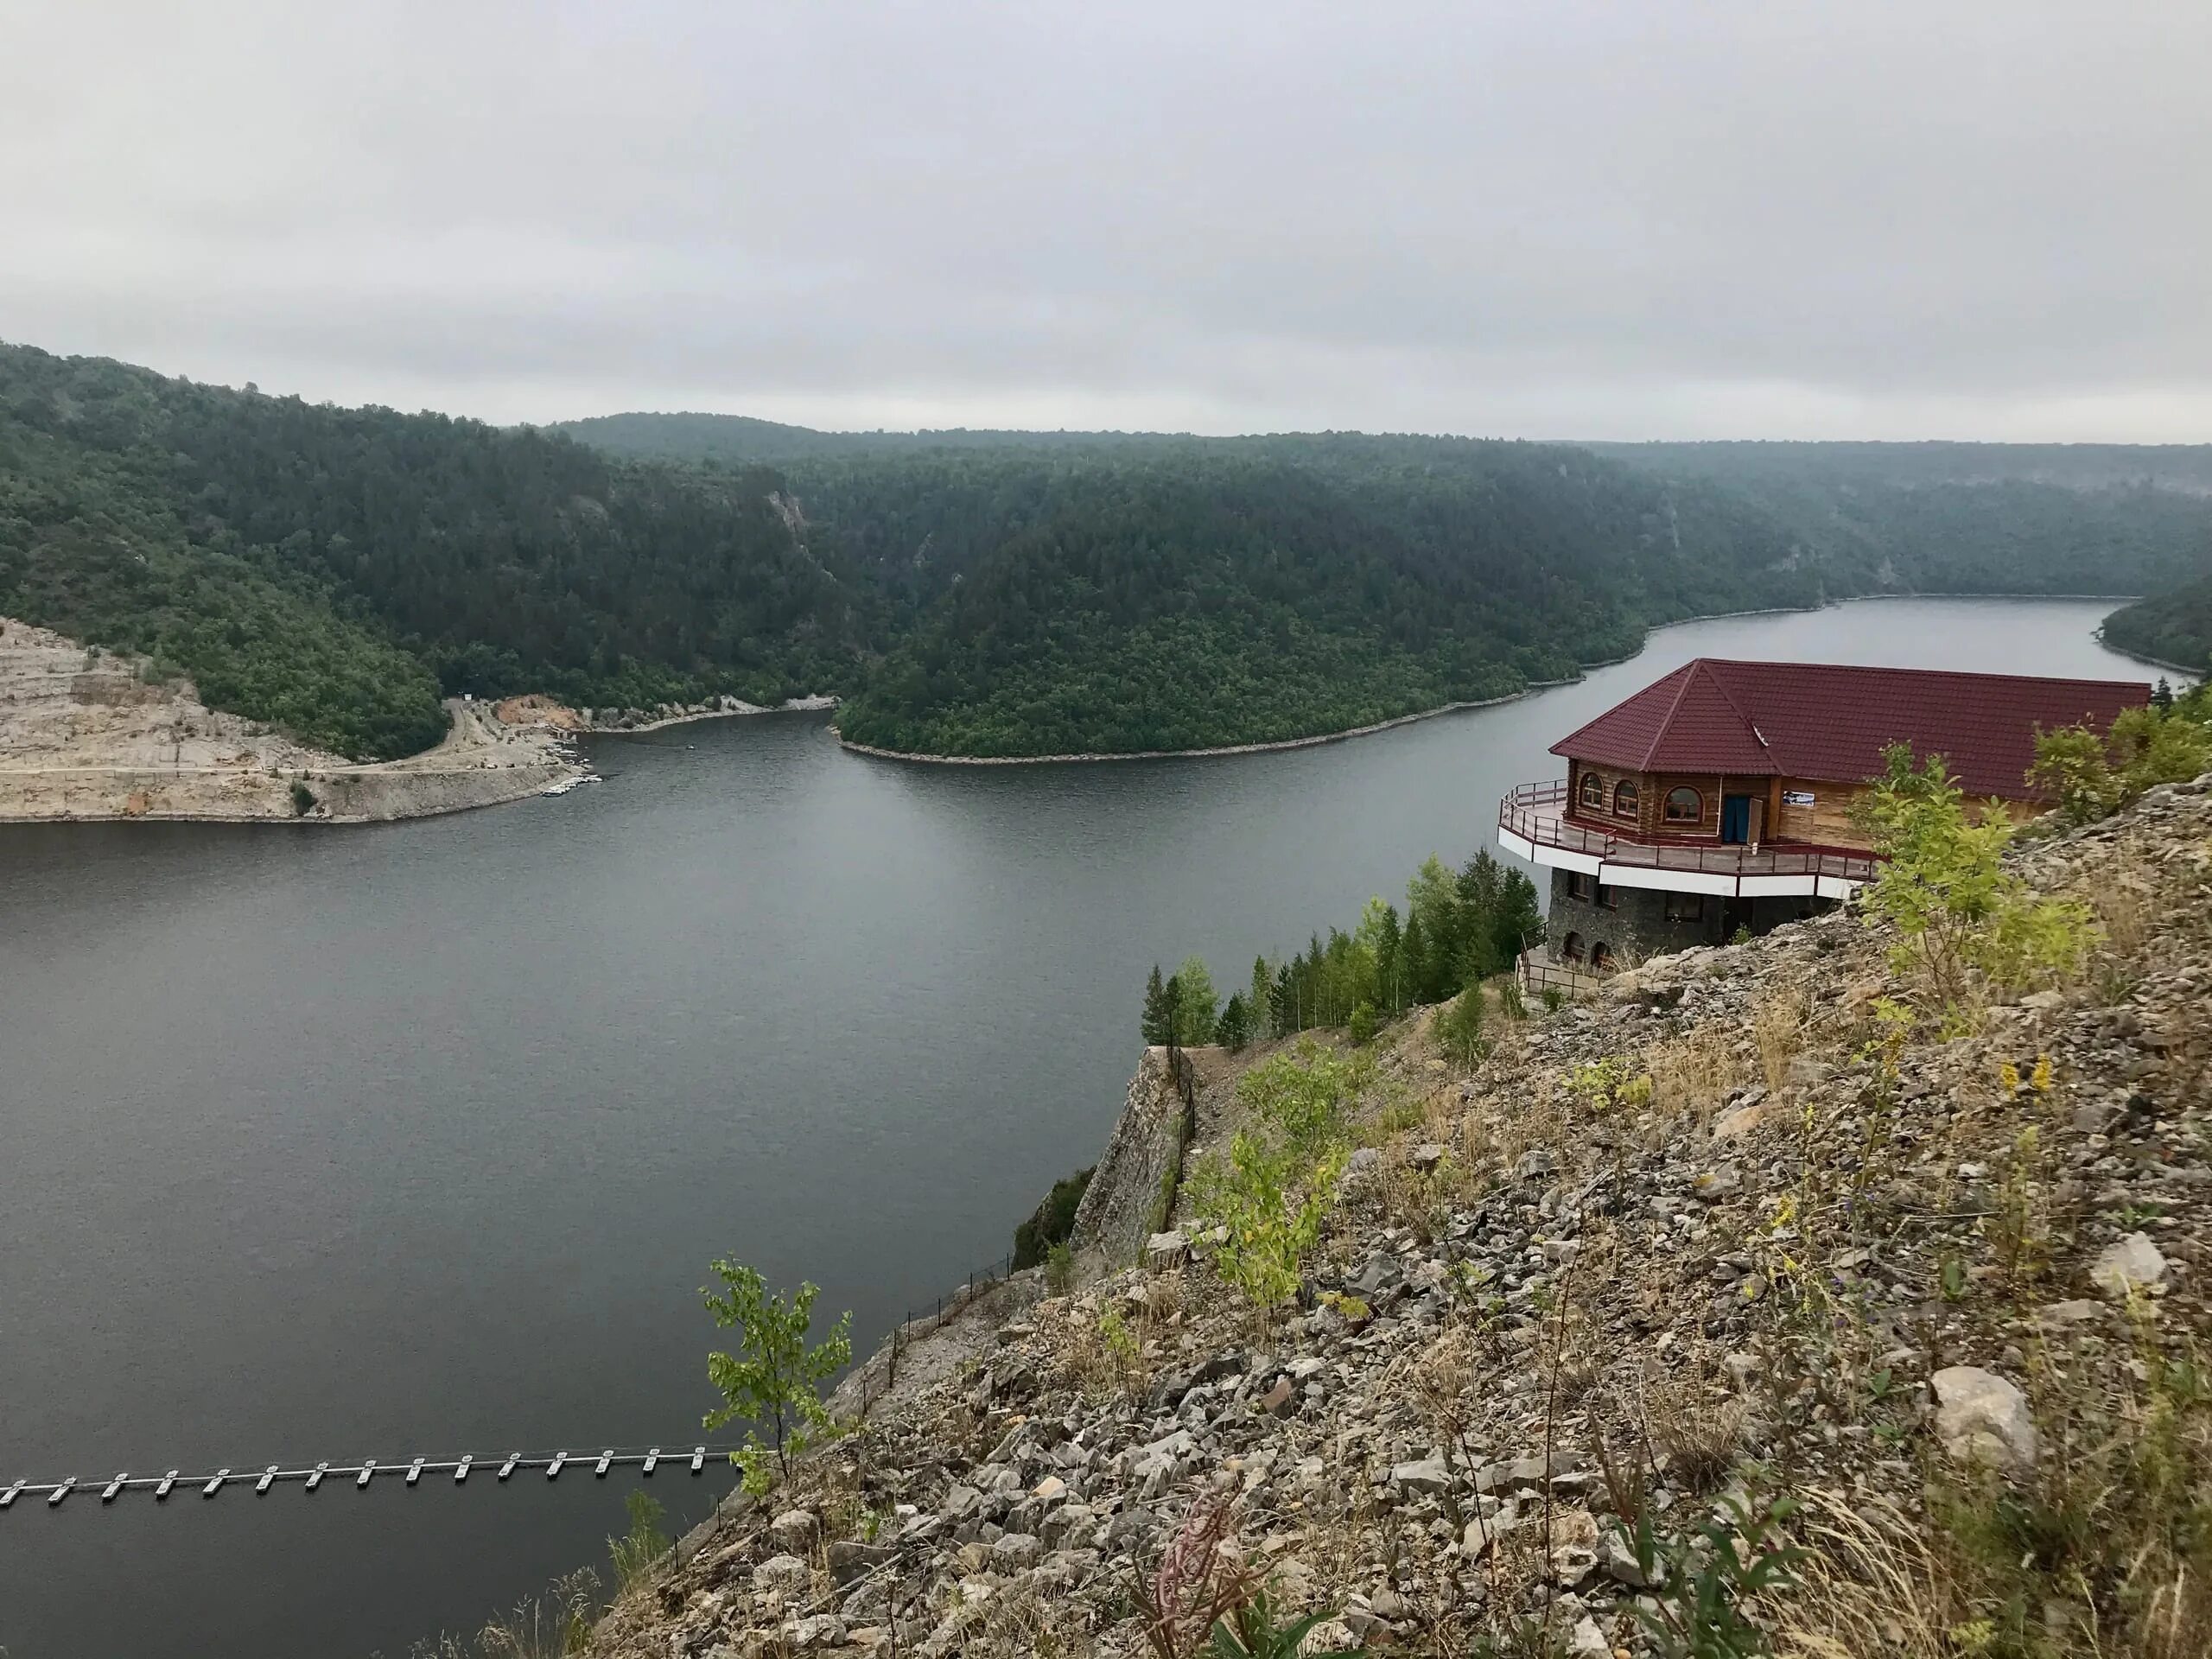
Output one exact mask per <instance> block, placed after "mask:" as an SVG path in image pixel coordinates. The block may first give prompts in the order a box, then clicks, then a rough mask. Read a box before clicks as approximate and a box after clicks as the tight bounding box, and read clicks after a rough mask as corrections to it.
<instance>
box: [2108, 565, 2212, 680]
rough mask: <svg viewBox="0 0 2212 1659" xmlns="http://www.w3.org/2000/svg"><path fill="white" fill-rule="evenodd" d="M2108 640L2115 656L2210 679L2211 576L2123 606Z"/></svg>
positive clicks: (2110, 618)
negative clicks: (2148, 661)
mask: <svg viewBox="0 0 2212 1659" xmlns="http://www.w3.org/2000/svg"><path fill="white" fill-rule="evenodd" d="M2104 634H2105V643H2106V644H2107V645H2111V646H2112V647H2113V649H2114V650H2117V651H2125V652H2131V653H2133V655H2135V656H2138V657H2148V658H2152V660H2154V661H2157V662H2161V663H2172V664H2177V666H2179V667H2183V668H2192V667H2193V668H2194V669H2195V671H2196V672H2198V673H2200V674H2206V673H2212V575H2206V576H2204V577H2203V578H2202V580H2200V581H2196V582H2188V583H2186V584H2184V585H2183V586H2182V587H2179V588H2174V589H2173V590H2172V591H2171V592H2168V593H2163V594H2153V595H2152V597H2150V598H2149V599H2139V600H2138V601H2135V603H2134V604H2133V605H2126V606H2122V607H2120V609H2119V610H2116V611H2114V612H2113V613H2112V614H2111V615H2110V616H2108V617H2107V618H2106V619H2105V626H2104Z"/></svg>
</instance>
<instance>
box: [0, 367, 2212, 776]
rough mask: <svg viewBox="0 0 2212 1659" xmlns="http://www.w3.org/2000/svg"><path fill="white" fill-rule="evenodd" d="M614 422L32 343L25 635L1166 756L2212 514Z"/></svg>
mask: <svg viewBox="0 0 2212 1659" xmlns="http://www.w3.org/2000/svg"><path fill="white" fill-rule="evenodd" d="M574 430H575V431H577V432H581V433H584V434H587V435H589V436H590V437H591V438H592V439H593V440H594V443H595V444H598V445H601V446H607V448H595V447H593V445H588V444H586V443H583V442H578V441H577V440H576V439H575V437H572V436H571V435H569V433H568V432H564V431H556V430H533V429H519V430H502V429H496V428H493V427H489V426H486V425H484V424H482V423H477V422H474V421H467V420H457V419H453V418H449V417H448V416H440V415H402V414H399V413H397V412H395V411H393V410H385V409H373V408H372V409H358V410H345V409H335V408H331V407H327V406H318V405H311V404H305V403H302V401H300V400H299V399H297V398H296V397H265V396H264V395H262V394H260V393H259V392H257V391H252V390H251V389H248V390H247V391H230V390H226V389H222V388H217V387H208V386H201V385H194V384H192V383H190V382H188V381H183V380H174V379H167V378H162V377H161V376H159V375H156V374H154V373H151V372H148V371H146V370H143V369H136V368H131V367H128V366H125V365H120V364H117V363H112V362H108V361H105V360H101V359H63V358H57V357H53V356H50V355H48V354H47V353H43V352H40V351H36V350H34V349H31V348H29V347H23V346H0V615H14V616H20V617H22V618H24V619H26V620H30V621H33V622H36V623H39V624H41V625H43V626H49V627H53V628H55V629H58V630H60V631H61V632H66V633H68V634H71V635H73V636H75V637H77V638H79V639H84V640H86V642H87V643H92V644H99V645H117V646H121V647H125V648H128V649H130V650H134V651H137V652H144V653H146V654H148V655H149V656H150V657H152V658H154V659H155V661H156V664H157V665H159V666H163V667H167V668H171V669H175V670H181V671H188V672H189V673H190V674H191V675H192V676H193V677H194V678H195V679H196V680H197V681H198V683H199V685H200V693H201V695H202V696H203V697H205V698H206V700H207V702H209V703H211V704H212V705H213V706H215V707H217V708H219V709H228V710H231V711H233V712H236V713H238V714H242V715H248V716H250V717H252V718H256V719H261V720H266V721H271V722H273V723H275V724H277V725H279V726H282V727H284V728H287V729H289V730H291V731H293V732H295V733H296V734H299V735H301V736H302V737H304V738H307V739H308V740H309V741H315V742H319V743H323V744H326V745H328V746H330V747H335V748H338V749H340V750H342V751H344V752H346V753H352V754H355V755H361V756H385V755H392V754H397V753H405V752H408V751H410V750H412V749H415V748H419V747H423V746H425V745H427V744H428V743H429V742H431V741H435V738H436V737H437V735H438V734H439V732H440V730H441V729H442V713H441V711H440V709H438V707H437V698H438V696H439V695H440V694H441V693H444V694H447V695H451V694H454V693H457V692H461V691H471V692H475V693H479V694H484V695H499V694H504V693H508V692H514V691H523V690H535V691H545V692H550V693H552V694H554V695H555V696H560V697H563V698H564V699H566V700H568V701H570V702H576V703H581V704H586V705H589V706H593V707H596V708H645V707H652V706H653V705H655V704H658V703H661V702H695V701H697V700H698V699H700V698H702V697H705V696H713V695H720V694H731V695H736V696H743V697H745V698H747V699H748V700H750V701H753V702H776V701H780V700H781V699H783V698H784V697H785V696H791V695H795V694H798V693H802V692H817V691H826V692H831V693H835V694H837V695H839V696H842V697H843V698H844V699H846V702H845V707H844V709H843V710H842V713H841V715H840V717H839V718H840V724H841V725H842V728H843V729H844V730H845V732H846V733H847V734H848V735H849V736H850V737H852V738H853V739H854V740H855V741H861V742H866V743H873V744H877V745H880V746H883V747H892V748H898V749H908V750H918V751H925V752H929V753H950V754H974V755H1025V754H1046V753H1082V752H1122V753H1126V752H1129V751H1134V750H1143V749H1155V748H1182V747H1211V746H1216V745H1226V744H1236V743H1246V742H1255V741H1270V740H1278V739H1284V738H1294V737H1301V736H1310V735H1315V734H1323V733H1326V732H1331V731H1338V730H1342V729H1345V728H1351V727H1355V726H1363V725H1367V724H1370V723H1373V722H1375V721H1382V720H1385V719H1389V718H1391V717H1394V716H1396V715H1406V714H1411V713H1414V712H1417V711H1419V710H1421V709H1428V708H1433V707H1435V706H1437V705H1439V704H1441V703H1445V702H1457V701H1466V700H1472V699H1477V698H1483V697H1489V696H1500V695H1503V694H1506V693H1509V692H1511V691H1514V690H1518V689H1519V688H1520V687H1522V685H1524V684H1526V683H1529V681H1530V680H1534V679H1548V678H1555V677H1561V676H1564V675H1567V674H1570V673H1572V672H1573V671H1574V668H1575V665H1576V664H1579V663H1586V662H1590V661H1593V660H1598V659H1602V658H1611V657H1618V656H1619V655H1622V654H1624V653H1625V652H1629V651H1630V650H1633V649H1634V648H1635V646H1636V645H1637V641H1638V640H1639V639H1640V638H1641V637H1642V632H1643V629H1644V628H1645V627H1647V626H1649V625H1651V624H1653V623H1655V622H1660V621H1665V620H1672V619H1675V618H1678V617H1682V616H1688V615H1692V614H1698V613H1711V612H1717V611H1732V610H1745V609H1752V608H1758V607H1770V606H1784V605H1808V604H1814V603H1817V602H1819V601H1821V600H1823V599H1833V598H1838V597H1841V596H1844V595H1847V594H1857V593H1864V592H1871V591H1878V590H1894V589H1901V588H1902V589H1910V588H1922V589H1926V590H1932V591H1962V590H1970V589H1976V588H1981V589H1989V590H1994V591H2010V592H2053V591H2082V590H2083V589H2086V588H2104V589H2106V590H2108V591H2109V590H2113V589H2115V588H2117V589H2121V590H2132V589H2133V588H2137V587H2140V588H2142V589H2143V590H2145V591H2149V590H2150V589H2152V588H2154V587H2164V586H2167V585H2171V583H2172V582H2177V581H2179V580H2181V579H2183V577H2184V576H2185V575H2193V574H2195V572H2196V569H2199V568H2201V564H2202V560H2203V557H2204V551H2205V549H2206V547H2207V544H2208V536H2207V531H2208V527H2212V499H2207V498H2204V497H2201V496H2196V495H2191V494H2184V493H2179V492H2177V491H2176V490H2172V489H2169V488H2166V487H2164V486H2163V485H2155V486H2145V485H2142V484H2139V483H2138V484H2132V485H2129V486H2125V487H2119V488H2107V487H2102V486H2099V487H2095V488H2088V489H2081V488H2074V487H2071V486H2056V485H2050V484H2047V483H2036V482H2033V481H2027V482H2022V481H2018V480H2011V481H2006V482H2004V483H2000V484H1997V485H1988V486H1985V485H1980V484H1977V485H1974V486H1952V485H1948V484H1946V485H1940V486H1923V485H1921V484H1917V483H1916V484H1913V485H1911V486H1910V487H1907V486H1897V488H1896V489H1894V490H1892V489H1891V488H1889V487H1888V486H1883V487H1881V488H1878V489H1877V488H1873V487H1872V486H1863V485H1861V484H1859V483H1857V482H1852V483H1849V484H1848V485H1846V484H1840V483H1837V482H1836V481H1834V480H1825V481H1823V480H1819V479H1815V480H1813V481H1812V482H1810V483H1808V482H1806V481H1805V480H1804V478H1803V477H1802V476H1799V475H1796V474H1793V475H1791V476H1792V477H1793V478H1794V479H1795V480H1796V481H1794V482H1785V483H1784V484H1783V485H1777V484H1775V483H1773V482H1772V481H1771V480H1760V479H1746V478H1745V477H1741V476H1738V475H1736V474H1732V473H1731V472H1729V471H1728V470H1727V469H1726V468H1722V469H1719V470H1718V471H1716V470H1715V469H1714V468H1713V467H1710V466H1696V465H1690V464H1687V463H1685V464H1681V465H1673V464H1671V463H1670V464H1669V465H1668V466H1665V467H1659V466H1656V464H1655V457H1653V456H1649V455H1645V456H1642V457H1639V458H1638V460H1637V461H1636V463H1635V464H1630V462H1629V461H1623V460H1620V459H1616V458H1613V457H1611V456H1605V455H1599V454H1593V453H1592V451H1591V450H1590V449H1588V448H1576V447H1570V446H1561V445H1543V444H1530V443H1505V442H1477V441H1472V440H1468V439H1458V438H1420V437H1366V436H1361V435H1356V434H1319V435H1283V436H1275V437H1255V438H1230V439H1212V438H1191V437H1173V436H1161V435H1145V434H1130V435H1122V434H1097V433H1090V434H1085V433H989V432H952V433H922V434H895V433H874V434H830V433H817V432H810V431H808V430H807V429H804V428H798V427H787V426H778V425H776V424H774V423H768V422H760V421H745V420H739V419H736V418H734V417H730V416H613V417H610V418H608V419H607V420H604V421H600V422H594V423H576V425H575V428H574ZM608 448H621V449H627V450H634V451H652V452H653V453H652V454H651V455H648V456H642V457H641V456H634V455H630V454H610V453H608ZM2161 453H2163V452H2161ZM1741 470H1742V469H1740V468H1738V469H1737V472H1738V473H1740V472H1741ZM2021 491H2024V492H2027V493H2024V494H2022V493H2016V492H2021ZM1897 498H1905V499H1897ZM1868 500H1873V501H1876V502H1878V504H1881V505H1880V510H1879V511H1878V512H1873V513H1872V515H1871V516H1869V514H1868V512H1867V510H1866V506H1865V502H1866V501H1868ZM2069 515H2070V516H2069ZM1901 525H1907V526H1909V527H1910V532H1909V533H1908V531H1907V530H1905V529H1901V528H1900V526H1901ZM2154 575H2156V577H2157V580H2152V577H2153V576H2154Z"/></svg>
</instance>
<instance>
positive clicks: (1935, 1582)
mask: <svg viewBox="0 0 2212 1659" xmlns="http://www.w3.org/2000/svg"><path fill="white" fill-rule="evenodd" d="M1802 1498H1803V1502H1804V1504H1805V1538H1806V1541H1807V1542H1808V1545H1809V1546H1810V1550H1811V1553H1810V1554H1808V1557H1807V1559H1806V1560H1805V1562H1804V1564H1803V1566H1802V1569H1801V1571H1800V1573H1799V1574H1798V1583H1797V1587H1796V1590H1795V1591H1793V1592H1791V1593H1790V1594H1789V1596H1788V1597H1786V1598H1783V1599H1779V1600H1778V1602H1777V1608H1776V1611H1777V1614H1778V1616H1779V1624H1780V1630H1779V1631H1778V1635H1779V1637H1780V1643H1779V1650H1780V1652H1781V1653H1782V1655H1783V1659H1861V1656H1863V1655H1867V1654H1884V1655H1895V1656H1897V1659H1955V1656H1956V1655H1957V1654H1958V1652H1959V1649H1958V1648H1957V1646H1956V1645H1955V1644H1954V1643H1953V1641H1952V1634H1951V1633H1952V1632H1953V1631H1954V1630H1958V1629H1960V1628H1961V1626H1963V1625H1964V1624H1966V1623H1967V1615H1968V1613H1969V1611H1970V1610H1969V1609H1968V1608H1967V1607H1966V1606H1965V1605H1963V1604H1962V1603H1961V1601H1960V1599H1959V1596H1958V1592H1957V1587H1956V1586H1955V1583H1954V1581H1953V1580H1952V1578H1951V1575H1950V1573H1949V1572H1948V1569H1947V1568H1946V1567H1945V1564H1944V1562H1943V1560H1942V1558H1941V1557H1940V1556H1939V1555H1938V1554H1936V1551H1935V1549H1934V1548H1932V1547H1931V1546H1930V1544H1929V1538H1928V1534H1927V1532H1926V1530H1925V1529H1924V1528H1923V1527H1922V1526H1921V1525H1919V1524H1917V1523H1916V1522H1911V1521H1908V1520H1907V1519H1906V1518H1905V1517H1904V1516H1902V1515H1900V1514H1898V1513H1897V1510H1895V1509H1893V1508H1891V1506H1890V1505H1889V1504H1887V1503H1881V1502H1879V1501H1878V1500H1874V1499H1868V1498H1859V1499H1858V1500H1857V1501H1856V1502H1855V1503H1849V1502H1846V1501H1845V1499H1844V1497H1842V1495H1841V1494H1840V1493H1837V1492H1833V1491H1827V1490H1824V1489H1823V1490H1815V1491H1808V1492H1806V1493H1804V1494H1803V1495H1802Z"/></svg>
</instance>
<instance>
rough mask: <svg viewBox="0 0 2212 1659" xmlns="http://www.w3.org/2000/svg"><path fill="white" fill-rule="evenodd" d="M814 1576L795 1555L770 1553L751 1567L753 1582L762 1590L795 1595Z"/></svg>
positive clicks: (809, 1568)
mask: <svg viewBox="0 0 2212 1659" xmlns="http://www.w3.org/2000/svg"><path fill="white" fill-rule="evenodd" d="M813 1577H814V1572H813V1569H812V1568H811V1567H808V1566H807V1564H806V1563H805V1562H804V1561H802V1560H799V1558H798V1556H796V1555H771V1556H770V1557H769V1558H768V1559H767V1560H765V1561H763V1562H761V1563H760V1566H758V1567H754V1568H753V1583H754V1584H755V1585H756V1586H759V1587H760V1588H761V1589H763V1590H777V1591H780V1592H783V1593H784V1594H785V1595H796V1594H797V1593H798V1592H800V1591H802V1590H804V1589H805V1588H806V1586H807V1585H808V1584H809V1583H810V1581H811V1580H812V1579H813Z"/></svg>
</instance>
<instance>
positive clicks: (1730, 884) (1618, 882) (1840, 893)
mask: <svg viewBox="0 0 2212 1659" xmlns="http://www.w3.org/2000/svg"><path fill="white" fill-rule="evenodd" d="M1497 843H1498V845H1499V846H1500V847H1502V848H1503V849H1505V850H1506V851H1507V852H1509V853H1511V854H1513V855H1515V856H1516V857H1518V858H1525V859H1527V860H1528V861H1529V862H1530V863H1532V864H1540V865H1542V866H1543V867H1545V868H1548V869H1556V870H1572V871H1573V872H1574V873H1575V874H1578V875H1592V876H1595V877H1597V879H1598V880H1599V882H1600V883H1601V884H1603V885H1604V886H1605V887H1643V888H1649V889H1653V890H1656V891H1658V892H1661V893H1714V894H1717V895H1719V897H1721V898H1738V897H1740V898H1745V899H1769V898H1772V899H1783V898H1821V899H1846V898H1848V897H1850V895H1851V894H1852V893H1853V891H1855V890H1856V889H1857V887H1859V883H1858V882H1856V881H1851V880H1845V879H1844V878H1843V877H1841V876H1834V875H1820V874H1815V873H1813V872H1811V871H1809V870H1808V871H1806V872H1805V873H1803V874H1789V875H1773V874H1761V875H1722V874H1717V873H1713V872H1707V871H1703V870H1677V869H1669V868H1662V867H1657V866H1654V865H1650V864H1624V863H1619V862H1616V861H1612V860H1610V859H1604V858H1600V857H1599V856H1598V855H1596V854H1595V853H1584V852H1577V851H1574V850H1573V849H1569V848H1566V847H1553V846H1548V845H1546V844H1545V843H1543V842H1532V841H1529V840H1528V839H1527V838H1526V837H1525V836H1518V835H1516V834H1515V833H1514V832H1513V831H1512V830H1510V829H1503V828H1501V829H1499V830H1498V832H1497Z"/></svg>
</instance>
